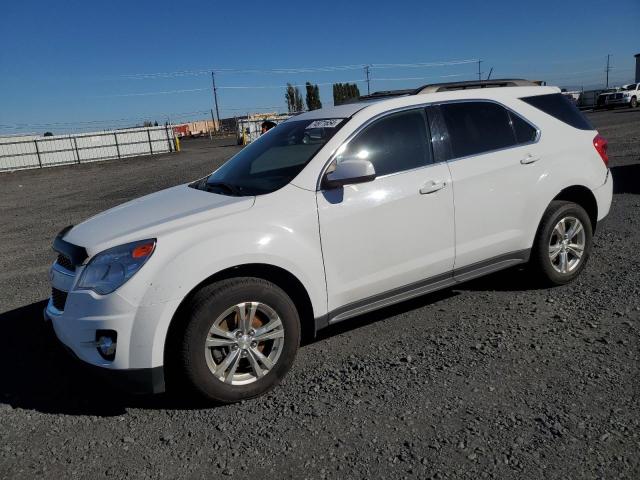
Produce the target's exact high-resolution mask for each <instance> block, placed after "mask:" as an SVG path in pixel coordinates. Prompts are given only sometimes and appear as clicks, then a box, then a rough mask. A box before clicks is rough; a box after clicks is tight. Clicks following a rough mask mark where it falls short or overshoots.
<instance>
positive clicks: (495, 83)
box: [413, 78, 539, 95]
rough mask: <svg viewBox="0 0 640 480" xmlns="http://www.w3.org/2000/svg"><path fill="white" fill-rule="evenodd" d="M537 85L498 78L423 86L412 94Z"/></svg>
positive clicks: (525, 81)
mask: <svg viewBox="0 0 640 480" xmlns="http://www.w3.org/2000/svg"><path fill="white" fill-rule="evenodd" d="M537 85H539V84H538V83H534V82H532V81H530V80H524V79H522V78H498V79H495V80H472V81H469V82H450V83H432V84H428V85H423V86H422V87H419V88H417V89H416V90H414V92H413V94H414V95H417V94H419V93H435V92H448V91H451V90H468V89H472V88H498V87H534V86H537Z"/></svg>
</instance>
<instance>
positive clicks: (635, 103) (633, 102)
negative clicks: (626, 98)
mask: <svg viewBox="0 0 640 480" xmlns="http://www.w3.org/2000/svg"><path fill="white" fill-rule="evenodd" d="M629 106H630V107H631V108H636V107H637V106H638V99H637V98H636V97H631V102H629Z"/></svg>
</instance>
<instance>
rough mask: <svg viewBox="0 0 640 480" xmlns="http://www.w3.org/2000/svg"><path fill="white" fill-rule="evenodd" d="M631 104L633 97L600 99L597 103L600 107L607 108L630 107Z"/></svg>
mask: <svg viewBox="0 0 640 480" xmlns="http://www.w3.org/2000/svg"><path fill="white" fill-rule="evenodd" d="M630 102H631V97H629V98H625V97H622V98H605V99H600V98H599V99H598V101H597V102H596V104H597V106H598V107H606V106H619V105H628V104H629V103H630Z"/></svg>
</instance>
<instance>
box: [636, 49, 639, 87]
mask: <svg viewBox="0 0 640 480" xmlns="http://www.w3.org/2000/svg"><path fill="white" fill-rule="evenodd" d="M635 57H636V83H640V53H636V54H635Z"/></svg>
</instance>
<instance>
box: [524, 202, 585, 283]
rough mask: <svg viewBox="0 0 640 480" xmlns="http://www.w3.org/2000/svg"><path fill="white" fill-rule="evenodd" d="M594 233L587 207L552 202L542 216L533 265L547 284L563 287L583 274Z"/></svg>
mask: <svg viewBox="0 0 640 480" xmlns="http://www.w3.org/2000/svg"><path fill="white" fill-rule="evenodd" d="M592 237H593V231H592V228H591V220H590V219H589V215H587V212H585V210H584V208H582V207H581V206H580V205H578V204H576V203H572V202H567V201H553V202H551V204H550V205H549V207H548V208H547V210H546V212H545V213H544V215H543V217H542V221H541V222H540V226H539V227H538V232H537V234H536V238H535V241H534V245H533V250H532V252H531V259H530V264H531V267H533V270H534V271H535V272H536V273H537V274H538V277H539V279H540V280H542V281H543V283H546V284H548V285H564V284H566V283H569V282H571V281H572V280H574V279H575V278H576V277H577V276H578V275H579V274H580V272H581V271H582V269H583V268H584V267H585V265H586V263H587V259H588V258H589V255H590V253H591V248H592Z"/></svg>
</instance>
